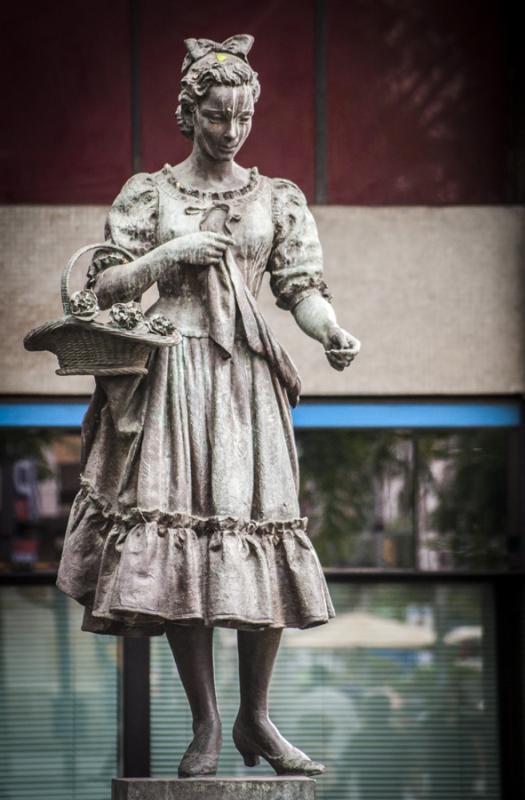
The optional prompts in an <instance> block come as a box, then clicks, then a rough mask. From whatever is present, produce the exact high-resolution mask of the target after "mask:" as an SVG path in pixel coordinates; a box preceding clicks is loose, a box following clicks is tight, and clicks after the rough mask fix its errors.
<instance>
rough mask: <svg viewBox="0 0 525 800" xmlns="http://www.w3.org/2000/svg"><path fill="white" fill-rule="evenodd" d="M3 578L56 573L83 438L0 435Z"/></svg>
mask: <svg viewBox="0 0 525 800" xmlns="http://www.w3.org/2000/svg"><path fill="white" fill-rule="evenodd" d="M0 471H1V476H2V492H1V495H0V572H3V573H13V572H15V573H16V572H39V573H45V572H50V573H54V572H56V570H57V567H58V561H59V559H60V553H61V551H62V544H63V541H64V532H65V529H66V525H67V518H68V515H69V509H70V508H71V503H72V502H73V498H74V496H75V494H76V492H77V491H78V489H79V486H80V434H79V432H78V431H75V432H67V431H56V430H52V429H46V428H41V429H35V430H20V429H4V430H2V431H1V433H0Z"/></svg>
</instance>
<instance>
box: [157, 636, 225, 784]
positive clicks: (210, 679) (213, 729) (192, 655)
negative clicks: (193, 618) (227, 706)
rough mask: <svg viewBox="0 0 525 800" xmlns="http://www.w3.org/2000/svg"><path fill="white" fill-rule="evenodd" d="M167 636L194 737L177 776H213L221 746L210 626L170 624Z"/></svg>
mask: <svg viewBox="0 0 525 800" xmlns="http://www.w3.org/2000/svg"><path fill="white" fill-rule="evenodd" d="M166 635H167V637H168V641H169V644H170V647H171V651H172V653H173V657H174V658H175V663H176V665H177V670H178V672H179V675H180V679H181V681H182V685H183V687H184V691H185V692H186V697H187V698H188V702H189V704H190V708H191V713H192V717H193V733H194V737H193V740H192V742H191V744H190V746H189V747H188V749H187V750H186V752H185V754H184V757H183V759H182V761H181V762H180V764H179V775H180V777H183V778H189V777H193V776H195V775H214V774H215V773H216V771H217V763H218V759H219V753H220V749H221V721H220V717H219V709H218V708H217V698H216V695H215V678H214V670H213V628H205V627H204V626H203V625H170V626H169V627H168V629H167V632H166Z"/></svg>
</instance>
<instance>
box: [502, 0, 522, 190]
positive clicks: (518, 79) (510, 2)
mask: <svg viewBox="0 0 525 800" xmlns="http://www.w3.org/2000/svg"><path fill="white" fill-rule="evenodd" d="M504 9H505V10H504V14H505V27H506V30H505V33H506V45H507V47H506V50H507V69H508V79H509V98H508V107H509V112H508V113H509V128H510V147H509V152H508V157H507V165H508V166H507V174H508V179H507V202H508V203H520V204H521V203H524V202H525V8H524V7H523V3H516V2H514V0H505V6H504Z"/></svg>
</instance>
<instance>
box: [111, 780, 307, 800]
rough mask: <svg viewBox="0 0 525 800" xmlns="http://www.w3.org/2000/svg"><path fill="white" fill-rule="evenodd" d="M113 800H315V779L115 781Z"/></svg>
mask: <svg viewBox="0 0 525 800" xmlns="http://www.w3.org/2000/svg"><path fill="white" fill-rule="evenodd" d="M112 785H113V791H112V795H111V797H112V800H315V781H314V780H312V778H302V777H293V776H285V777H282V778H222V777H213V778H114V779H113V784H112Z"/></svg>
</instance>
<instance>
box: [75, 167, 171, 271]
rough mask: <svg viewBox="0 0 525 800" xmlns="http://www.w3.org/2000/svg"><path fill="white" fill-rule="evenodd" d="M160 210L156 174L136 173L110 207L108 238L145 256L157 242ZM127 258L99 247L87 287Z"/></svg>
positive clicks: (107, 239)
mask: <svg viewBox="0 0 525 800" xmlns="http://www.w3.org/2000/svg"><path fill="white" fill-rule="evenodd" d="M158 209H159V199H158V189H157V186H156V184H155V181H154V179H153V177H152V176H151V175H149V174H148V173H145V172H141V173H138V174H137V175H133V176H132V177H131V178H130V179H129V181H127V183H125V184H124V186H123V187H122V189H121V191H120V193H119V194H118V196H117V197H116V199H115V201H114V202H113V205H112V206H111V208H110V211H109V214H108V217H107V220H106V227H105V231H104V234H105V236H104V238H105V240H106V241H107V242H111V243H112V244H117V245H120V247H124V249H126V250H128V251H129V252H130V253H131V254H132V255H133V256H134V257H135V258H139V257H140V256H143V255H144V254H145V253H147V252H148V251H149V250H152V249H153V248H154V247H156V246H157V244H158V241H157V221H158V213H159V211H158ZM128 261H129V259H127V258H126V257H125V256H124V255H119V254H118V253H116V252H115V251H111V250H102V249H101V250H97V251H96V253H95V257H94V258H93V260H92V262H91V266H90V268H89V271H88V286H93V285H94V283H95V281H96V278H97V275H98V274H99V273H100V272H101V271H102V270H104V269H106V268H107V267H112V266H115V264H125V263H127V262H128Z"/></svg>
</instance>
